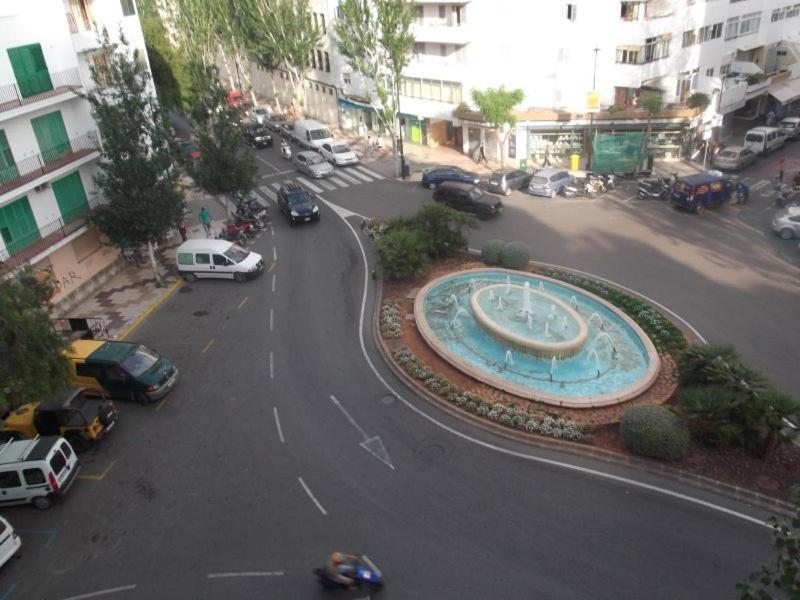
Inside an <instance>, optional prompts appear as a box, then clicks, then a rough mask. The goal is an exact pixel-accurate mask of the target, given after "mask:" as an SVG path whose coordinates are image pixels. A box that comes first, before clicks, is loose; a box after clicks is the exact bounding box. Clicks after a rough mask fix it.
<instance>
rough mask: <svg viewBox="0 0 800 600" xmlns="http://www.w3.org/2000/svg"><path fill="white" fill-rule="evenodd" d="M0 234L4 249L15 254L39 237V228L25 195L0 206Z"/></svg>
mask: <svg viewBox="0 0 800 600" xmlns="http://www.w3.org/2000/svg"><path fill="white" fill-rule="evenodd" d="M0 236H1V237H2V238H3V242H4V243H5V245H6V251H7V252H8V253H9V254H10V255H13V254H16V253H17V252H19V251H20V250H23V249H25V248H27V247H28V246H30V245H31V244H33V243H34V242H35V241H37V240H38V239H39V228H38V227H37V226H36V219H34V218H33V211H31V205H30V203H29V202H28V198H27V196H23V197H22V198H20V199H19V200H15V201H14V202H12V203H11V204H7V205H6V206H3V207H0Z"/></svg>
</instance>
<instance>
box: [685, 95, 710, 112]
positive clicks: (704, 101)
mask: <svg viewBox="0 0 800 600" xmlns="http://www.w3.org/2000/svg"><path fill="white" fill-rule="evenodd" d="M709 104H711V98H709V97H708V94H704V93H703V92H695V93H694V94H692V95H691V96H689V98H688V100H687V101H686V106H688V107H689V108H699V109H700V111H701V112H702V111H704V110H705V109H707V108H708V105H709Z"/></svg>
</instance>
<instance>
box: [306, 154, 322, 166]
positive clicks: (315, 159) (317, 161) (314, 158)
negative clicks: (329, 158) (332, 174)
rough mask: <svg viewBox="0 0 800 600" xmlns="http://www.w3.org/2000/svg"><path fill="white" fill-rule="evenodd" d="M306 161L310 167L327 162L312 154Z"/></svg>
mask: <svg viewBox="0 0 800 600" xmlns="http://www.w3.org/2000/svg"><path fill="white" fill-rule="evenodd" d="M306 160H307V161H308V164H310V165H321V164H322V163H324V162H325V161H324V160H322V157H321V156H320V155H319V154H310V155H308V156H306Z"/></svg>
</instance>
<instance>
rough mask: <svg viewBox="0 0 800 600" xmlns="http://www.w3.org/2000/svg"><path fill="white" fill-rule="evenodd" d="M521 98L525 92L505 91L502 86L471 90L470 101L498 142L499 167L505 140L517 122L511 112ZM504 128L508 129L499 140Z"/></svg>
mask: <svg viewBox="0 0 800 600" xmlns="http://www.w3.org/2000/svg"><path fill="white" fill-rule="evenodd" d="M523 98H525V92H523V91H522V90H520V89H516V90H507V89H505V88H504V87H503V86H500V87H499V88H486V89H485V90H483V91H481V90H472V101H473V102H474V103H475V106H477V107H478V110H479V111H480V112H481V114H482V115H483V118H484V119H486V122H487V123H489V124H490V125H491V126H492V127H493V128H494V133H495V135H496V136H497V139H498V140H500V166H501V167H502V166H504V165H505V147H506V140H508V136H509V134H510V133H511V132H512V131H513V127H514V125H515V124H516V122H517V119H516V118H515V117H514V115H513V114H512V112H511V110H512V109H513V108H514V107H515V106H516V105H517V104H519V103H520V102H522V100H523ZM504 127H508V128H507V129H506V130H505V133H503V135H502V138H501V137H500V132H501V131H502V130H503V128H504Z"/></svg>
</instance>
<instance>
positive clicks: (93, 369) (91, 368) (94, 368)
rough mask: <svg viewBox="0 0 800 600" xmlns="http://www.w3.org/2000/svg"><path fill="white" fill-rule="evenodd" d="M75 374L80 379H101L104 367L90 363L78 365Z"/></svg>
mask: <svg viewBox="0 0 800 600" xmlns="http://www.w3.org/2000/svg"><path fill="white" fill-rule="evenodd" d="M75 372H76V373H77V374H78V375H79V376H80V377H92V378H93V379H100V378H102V377H103V367H101V366H100V365H93V364H89V363H78V364H77V365H75Z"/></svg>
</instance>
